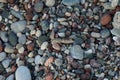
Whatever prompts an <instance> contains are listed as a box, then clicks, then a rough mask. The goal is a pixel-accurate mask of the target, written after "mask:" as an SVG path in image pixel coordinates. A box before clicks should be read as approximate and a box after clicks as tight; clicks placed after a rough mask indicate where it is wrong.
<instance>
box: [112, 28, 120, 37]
mask: <svg viewBox="0 0 120 80" xmlns="http://www.w3.org/2000/svg"><path fill="white" fill-rule="evenodd" d="M111 33H112V34H113V35H115V36H119V37H120V28H119V29H117V28H113V29H112V30H111Z"/></svg>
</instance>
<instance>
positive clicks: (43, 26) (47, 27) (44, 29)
mask: <svg viewBox="0 0 120 80" xmlns="http://www.w3.org/2000/svg"><path fill="white" fill-rule="evenodd" d="M40 25H41V27H42V30H43V31H47V30H48V29H49V23H48V21H47V20H43V21H41V23H40Z"/></svg>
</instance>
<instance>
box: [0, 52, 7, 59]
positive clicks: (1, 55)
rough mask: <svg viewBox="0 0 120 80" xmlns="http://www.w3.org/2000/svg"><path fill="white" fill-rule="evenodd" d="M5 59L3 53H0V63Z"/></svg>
mask: <svg viewBox="0 0 120 80" xmlns="http://www.w3.org/2000/svg"><path fill="white" fill-rule="evenodd" d="M5 58H6V53H5V52H1V53H0V61H2V60H4V59H5Z"/></svg>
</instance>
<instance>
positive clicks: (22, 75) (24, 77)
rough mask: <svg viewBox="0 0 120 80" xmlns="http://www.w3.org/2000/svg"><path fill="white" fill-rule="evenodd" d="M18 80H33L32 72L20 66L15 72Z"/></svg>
mask: <svg viewBox="0 0 120 80" xmlns="http://www.w3.org/2000/svg"><path fill="white" fill-rule="evenodd" d="M15 78H16V80H32V79H31V74H30V70H29V69H28V68H27V67H26V66H19V67H18V68H17V70H16V72H15Z"/></svg>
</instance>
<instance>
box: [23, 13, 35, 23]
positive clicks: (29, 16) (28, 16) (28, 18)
mask: <svg viewBox="0 0 120 80" xmlns="http://www.w3.org/2000/svg"><path fill="white" fill-rule="evenodd" d="M32 17H33V14H32V13H31V12H26V15H25V18H26V20H28V21H30V20H32Z"/></svg>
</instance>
